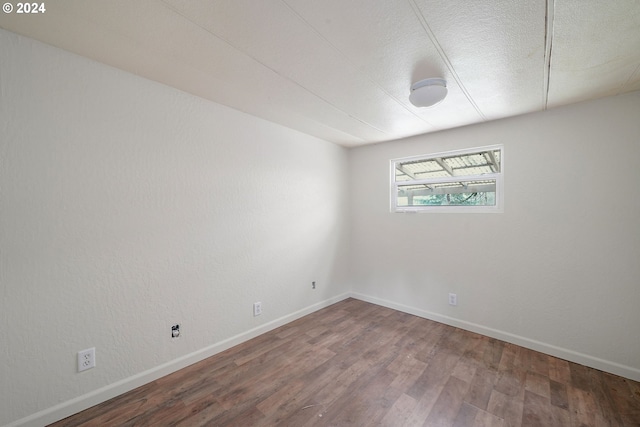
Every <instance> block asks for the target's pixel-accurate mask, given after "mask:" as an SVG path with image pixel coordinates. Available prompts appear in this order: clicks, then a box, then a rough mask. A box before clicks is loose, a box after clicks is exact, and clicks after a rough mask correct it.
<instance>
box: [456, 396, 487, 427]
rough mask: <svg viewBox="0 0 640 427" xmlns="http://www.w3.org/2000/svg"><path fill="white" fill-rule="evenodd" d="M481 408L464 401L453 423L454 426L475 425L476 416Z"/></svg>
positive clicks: (466, 426) (467, 426)
mask: <svg viewBox="0 0 640 427" xmlns="http://www.w3.org/2000/svg"><path fill="white" fill-rule="evenodd" d="M478 412H480V410H479V409H478V408H476V407H475V406H473V405H470V404H469V403H467V402H462V406H461V407H460V410H459V411H458V414H457V415H456V418H455V419H454V420H453V423H452V424H451V426H452V427H469V426H472V425H474V423H475V420H476V416H477V415H478Z"/></svg>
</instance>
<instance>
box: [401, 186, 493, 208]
mask: <svg viewBox="0 0 640 427" xmlns="http://www.w3.org/2000/svg"><path fill="white" fill-rule="evenodd" d="M397 188H398V189H397V191H398V193H397V194H396V196H397V199H396V200H397V202H396V203H397V206H398V207H409V206H495V204H496V180H495V179H490V180H474V181H462V182H445V183H430V184H422V185H417V184H406V185H404V184H400V185H398V187H397Z"/></svg>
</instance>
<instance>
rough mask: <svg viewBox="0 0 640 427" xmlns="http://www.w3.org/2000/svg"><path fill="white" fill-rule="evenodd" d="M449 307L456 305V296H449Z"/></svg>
mask: <svg viewBox="0 0 640 427" xmlns="http://www.w3.org/2000/svg"><path fill="white" fill-rule="evenodd" d="M449 305H458V295H456V294H449Z"/></svg>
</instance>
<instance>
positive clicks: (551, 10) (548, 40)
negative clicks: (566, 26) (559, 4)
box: [542, 0, 555, 110]
mask: <svg viewBox="0 0 640 427" xmlns="http://www.w3.org/2000/svg"><path fill="white" fill-rule="evenodd" d="M546 9H547V10H546V14H545V32H544V44H545V49H544V69H543V73H544V75H543V79H544V80H543V81H544V83H543V84H544V87H543V89H542V90H543V98H544V101H543V102H544V105H543V110H546V109H547V108H549V91H550V90H551V55H552V53H553V21H554V18H555V0H547V2H546Z"/></svg>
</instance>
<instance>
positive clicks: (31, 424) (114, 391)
mask: <svg viewBox="0 0 640 427" xmlns="http://www.w3.org/2000/svg"><path fill="white" fill-rule="evenodd" d="M349 296H350V295H349V294H348V293H345V294H342V295H338V296H336V297H333V298H329V299H327V300H324V301H321V302H319V303H316V304H313V305H311V306H309V307H306V308H303V309H301V310H298V311H296V312H294V313H291V314H288V315H286V316H283V317H280V318H279V319H275V320H273V321H271V322H269V323H265V324H264V325H260V326H258V327H256V328H253V329H250V330H248V331H246V332H243V333H241V334H238V335H235V336H233V337H231V338H228V339H226V340H224V341H220V342H218V343H215V344H213V345H211V346H209V347H205V348H203V349H201V350H198V351H195V352H193V353H190V354H187V355H184V356H182V357H180V358H178V359H175V360H172V361H170V362H167V363H165V364H163V365H160V366H157V367H155V368H152V369H149V370H147V371H144V372H141V373H139V374H137V375H134V376H132V377H129V378H125V379H123V380H120V381H118V382H116V383H113V384H109V385H108V386H105V387H102V388H100V389H97V390H94V391H92V392H90V393H87V394H84V395H82V396H79V397H77V398H75V399H72V400H69V401H66V402H63V403H61V404H59V405H56V406H53V407H51V408H48V409H45V410H43V411H40V412H37V413H35V414H32V415H30V416H28V417H25V418H22V419H19V420H17V421H14V422H12V423H9V424H7V425H5V426H4V427H42V426H44V425H47V424H51V423H53V422H56V421H59V420H61V419H63V418H66V417H68V416H71V415H73V414H76V413H78V412H80V411H84V410H85V409H88V408H90V407H92V406H95V405H97V404H99V403H102V402H105V401H107V400H109V399H111V398H113V397H116V396H119V395H121V394H123V393H126V392H128V391H131V390H133V389H135V388H137V387H140V386H141V385H144V384H147V383H150V382H152V381H155V380H157V379H158V378H162V377H164V376H165V375H169V374H171V373H173V372H175V371H178V370H180V369H182V368H186V367H187V366H189V365H192V364H194V363H197V362H200V361H201V360H204V359H206V358H208V357H211V356H214V355H216V354H218V353H220V352H223V351H224V350H227V349H229V348H231V347H233V346H236V345H238V344H241V343H243V342H245V341H248V340H250V339H251V338H255V337H257V336H258V335H261V334H264V333H265V332H269V331H271V330H273V329H275V328H278V327H280V326H282V325H285V324H287V323H289V322H293V321H294V320H296V319H299V318H300V317H303V316H306V315H307V314H311V313H313V312H314V311H318V310H320V309H322V308H325V307H328V306H330V305H331V304H335V303H336V302H339V301H342V300H344V299H346V298H348V297H349Z"/></svg>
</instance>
